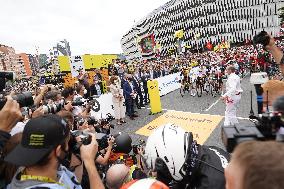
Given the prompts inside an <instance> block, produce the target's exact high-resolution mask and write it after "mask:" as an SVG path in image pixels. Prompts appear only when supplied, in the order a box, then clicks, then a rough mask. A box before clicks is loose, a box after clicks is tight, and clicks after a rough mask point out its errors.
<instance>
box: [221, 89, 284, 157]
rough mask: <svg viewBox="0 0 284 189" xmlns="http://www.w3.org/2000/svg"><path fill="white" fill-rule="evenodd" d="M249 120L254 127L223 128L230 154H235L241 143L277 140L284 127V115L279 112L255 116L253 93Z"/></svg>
mask: <svg viewBox="0 0 284 189" xmlns="http://www.w3.org/2000/svg"><path fill="white" fill-rule="evenodd" d="M267 98H268V95H267ZM267 101H268V99H267ZM267 109H268V107H267ZM249 119H250V120H251V121H252V122H253V123H254V125H252V126H247V125H233V126H229V127H227V126H223V127H222V140H223V143H224V145H225V146H226V149H227V151H228V152H230V153H231V152H233V150H234V148H235V147H236V146H237V145H238V144H240V143H241V142H245V141H251V140H260V141H264V140H275V139H276V134H277V131H278V130H279V129H280V127H281V126H282V125H284V115H282V114H281V113H279V112H265V113H262V114H259V116H255V115H254V113H253V109H252V92H251V110H250V115H249Z"/></svg>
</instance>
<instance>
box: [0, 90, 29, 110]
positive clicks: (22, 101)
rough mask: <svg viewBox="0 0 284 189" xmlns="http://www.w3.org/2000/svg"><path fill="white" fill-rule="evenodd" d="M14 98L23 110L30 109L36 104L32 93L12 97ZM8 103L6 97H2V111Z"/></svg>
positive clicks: (0, 107)
mask: <svg viewBox="0 0 284 189" xmlns="http://www.w3.org/2000/svg"><path fill="white" fill-rule="evenodd" d="M12 98H13V99H14V100H16V101H17V102H18V103H19V105H20V107H21V108H22V107H29V106H32V105H33V104H34V99H33V95H32V93H31V92H23V93H21V94H17V95H15V96H12ZM6 101H7V99H6V97H4V96H2V97H0V110H1V109H2V108H3V107H4V105H5V104H6Z"/></svg>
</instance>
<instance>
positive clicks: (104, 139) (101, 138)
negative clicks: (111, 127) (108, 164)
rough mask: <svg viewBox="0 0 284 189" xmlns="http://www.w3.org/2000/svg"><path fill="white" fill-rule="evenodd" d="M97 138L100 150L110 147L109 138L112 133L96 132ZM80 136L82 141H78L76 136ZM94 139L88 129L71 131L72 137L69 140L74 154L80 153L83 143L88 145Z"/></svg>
mask: <svg viewBox="0 0 284 189" xmlns="http://www.w3.org/2000/svg"><path fill="white" fill-rule="evenodd" d="M95 134H96V139H97V142H98V147H99V150H102V149H105V148H107V147H108V139H109V137H110V135H106V134H104V133H95ZM77 137H80V142H77V141H76V138H77ZM91 141H92V136H91V135H90V132H88V131H80V130H74V131H71V139H70V142H69V147H70V149H71V151H72V152H73V153H74V154H80V147H81V145H88V144H90V143H91Z"/></svg>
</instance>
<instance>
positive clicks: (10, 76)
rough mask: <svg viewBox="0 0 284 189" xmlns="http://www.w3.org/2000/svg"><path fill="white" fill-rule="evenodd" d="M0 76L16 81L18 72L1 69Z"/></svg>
mask: <svg viewBox="0 0 284 189" xmlns="http://www.w3.org/2000/svg"><path fill="white" fill-rule="evenodd" d="M0 78H4V79H7V80H12V81H14V80H15V79H16V74H15V73H14V72H9V71H0Z"/></svg>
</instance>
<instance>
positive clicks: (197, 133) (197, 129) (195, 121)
mask: <svg viewBox="0 0 284 189" xmlns="http://www.w3.org/2000/svg"><path fill="white" fill-rule="evenodd" d="M222 119H223V116H219V115H209V114H197V113H196V114H195V113H189V112H178V111H168V112H166V113H165V114H163V115H161V116H160V117H158V118H157V119H155V120H153V121H152V122H150V123H149V124H147V125H146V126H144V127H143V128H141V129H139V130H138V131H136V134H139V135H144V136H150V134H151V133H152V131H153V130H155V129H156V128H158V127H160V126H162V125H165V124H168V123H171V124H175V125H178V126H180V127H182V128H183V129H185V130H186V131H188V132H192V133H193V136H194V139H195V140H196V141H197V142H198V143H199V144H203V143H204V142H205V141H206V140H207V138H208V137H209V136H210V134H211V133H212V132H213V131H214V129H215V128H216V127H217V126H218V124H219V123H220V121H221V120H222Z"/></svg>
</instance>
